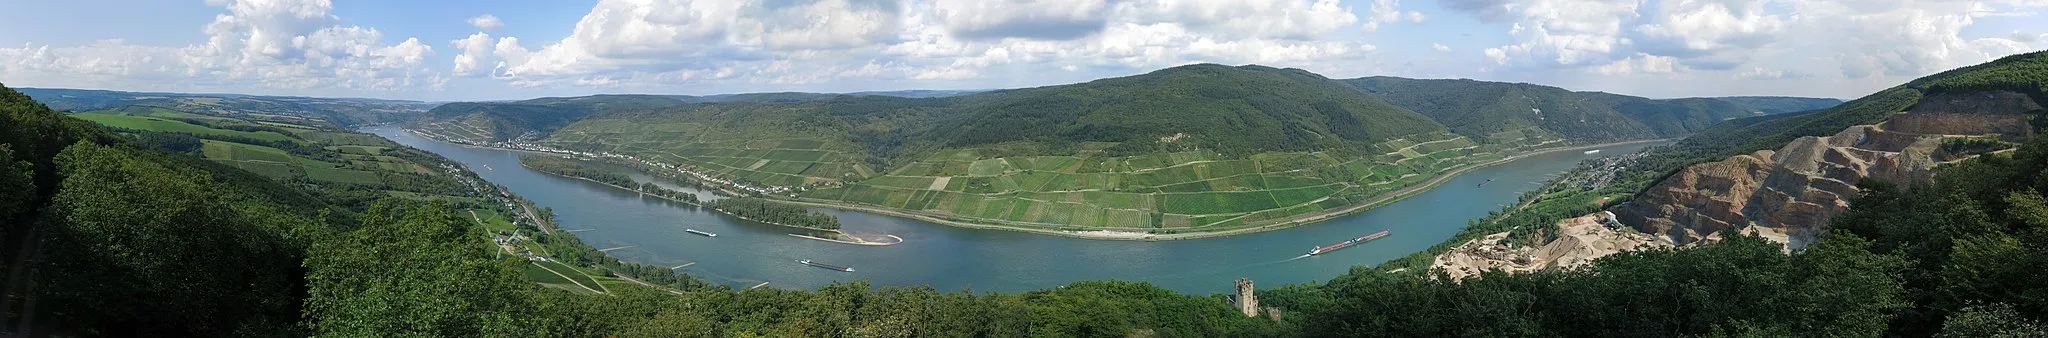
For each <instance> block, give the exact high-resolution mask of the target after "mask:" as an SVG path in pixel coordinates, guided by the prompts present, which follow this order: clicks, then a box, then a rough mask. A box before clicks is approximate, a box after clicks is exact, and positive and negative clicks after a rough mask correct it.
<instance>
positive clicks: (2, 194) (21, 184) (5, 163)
mask: <svg viewBox="0 0 2048 338" xmlns="http://www.w3.org/2000/svg"><path fill="white" fill-rule="evenodd" d="M12 148H13V147H10V146H8V145H6V144H0V223H7V224H16V223H15V222H14V217H15V215H17V214H21V213H24V212H28V209H29V207H30V206H31V203H34V202H35V200H36V182H35V174H36V173H35V171H33V170H30V169H29V163H28V162H27V161H18V160H15V158H14V149H12ZM10 227H12V226H10ZM5 230H8V229H0V231H5Z"/></svg>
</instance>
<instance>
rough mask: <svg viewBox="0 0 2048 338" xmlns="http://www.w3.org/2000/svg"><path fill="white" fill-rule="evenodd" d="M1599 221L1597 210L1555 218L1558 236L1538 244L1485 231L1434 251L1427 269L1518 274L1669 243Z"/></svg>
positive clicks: (1465, 273) (1454, 275) (1458, 273)
mask: <svg viewBox="0 0 2048 338" xmlns="http://www.w3.org/2000/svg"><path fill="white" fill-rule="evenodd" d="M1603 219H1605V218H1604V217H1603V216H1601V214H1599V213H1596V214H1592V215H1585V216H1581V217H1575V218H1571V219H1566V220H1563V221H1559V222H1558V227H1557V229H1558V234H1557V238H1556V239H1554V240H1551V241H1550V242H1546V243H1543V245H1541V246H1533V247H1532V246H1518V247H1511V246H1509V245H1508V244H1506V243H1505V242H1507V241H1506V239H1507V237H1508V233H1506V232H1501V233H1495V234H1492V235H1487V236H1486V237H1483V238H1480V239H1474V240H1471V241H1467V242H1465V243H1464V244H1462V245H1459V246H1457V247H1453V248H1451V250H1449V251H1445V252H1444V253H1443V254H1439V255H1437V256H1436V260H1435V261H1434V262H1433V263H1431V265H1430V269H1431V270H1432V271H1441V272H1443V273H1444V274H1445V275H1447V276H1450V277H1451V278H1453V279H1464V278H1466V277H1472V276H1477V275H1479V274H1480V273H1483V272H1486V271H1489V270H1497V271H1507V272H1517V273H1520V272H1530V271H1537V270H1543V269H1558V268H1572V267H1577V266H1583V265H1588V264H1592V263H1593V260H1596V259H1599V258H1600V257H1607V256H1608V255H1613V254H1616V253H1621V252H1624V251H1630V250H1643V249H1651V248H1670V247H1673V244H1672V243H1671V241H1670V240H1668V239H1665V238H1662V237H1659V236H1651V235H1648V234H1644V233H1641V232H1636V231H1635V230H1630V229H1627V228H1620V227H1609V226H1607V224H1604V223H1605V222H1603V221H1602V220H1603Z"/></svg>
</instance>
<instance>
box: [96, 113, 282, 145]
mask: <svg viewBox="0 0 2048 338" xmlns="http://www.w3.org/2000/svg"><path fill="white" fill-rule="evenodd" d="M71 116H72V117H77V118H79V119H83V120H86V121H92V122H93V123H99V124H102V125H106V126H109V127H115V128H127V129H137V130H154V131H166V132H177V133H192V134H205V135H224V136H240V137H248V138H253V139H258V140H264V141H297V139H293V138H292V137H291V136H286V135H284V134H278V133H273V132H267V131H266V132H246V131H238V130H226V129H214V128H207V127H206V126H201V125H196V124H191V123H185V122H183V121H177V120H170V119H165V118H162V117H155V116H135V115H107V114H72V115H71Z"/></svg>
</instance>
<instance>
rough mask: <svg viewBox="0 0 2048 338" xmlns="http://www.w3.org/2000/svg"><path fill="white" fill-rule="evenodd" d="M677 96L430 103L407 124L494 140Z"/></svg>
mask: <svg viewBox="0 0 2048 338" xmlns="http://www.w3.org/2000/svg"><path fill="white" fill-rule="evenodd" d="M683 103H685V102H684V101H683V100H681V99H677V98H674V97H667V96H657V95H595V96H580V97H548V98H538V99H532V100H524V101H515V102H456V103H449V104H444V105H441V106H439V107H434V109H433V110H429V111H427V113H426V114H425V115H424V116H421V117H420V118H419V119H416V120H413V121H411V122H408V123H407V126H408V127H411V128H415V129H418V128H426V127H428V126H430V125H435V124H438V125H441V127H444V128H445V129H446V130H445V132H447V133H451V134H455V135H454V136H456V137H461V138H465V139H469V140H473V141H481V142H495V141H504V140H508V139H513V138H517V137H521V136H523V135H525V136H532V135H529V133H547V132H552V131H554V130H555V129H558V128H561V127H562V126H565V125H568V124H569V123H574V122H576V121H577V120H580V119H583V118H584V117H588V116H590V115H592V114H598V113H604V112H612V111H622V110H636V109H655V108H663V107H671V106H675V105H680V104H683Z"/></svg>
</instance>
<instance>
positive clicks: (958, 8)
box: [929, 0, 1110, 39]
mask: <svg viewBox="0 0 2048 338" xmlns="http://www.w3.org/2000/svg"><path fill="white" fill-rule="evenodd" d="M1109 9H1110V8H1109V3H1108V2H1106V1H1104V0H1023V1H984V0H934V1H932V2H931V5H930V10H929V12H930V14H931V16H932V17H933V19H935V21H936V22H937V23H938V25H939V26H942V27H945V28H946V29H947V31H949V32H951V33H952V34H953V35H955V36H958V37H960V38H965V39H1000V38H1009V37H1018V38H1037V39H1070V38H1076V37H1081V36H1086V35H1088V34H1094V33H1095V32H1099V31H1101V30H1102V28H1103V26H1104V25H1105V24H1106V23H1107V22H1106V21H1105V20H1107V18H1108V14H1109Z"/></svg>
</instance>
